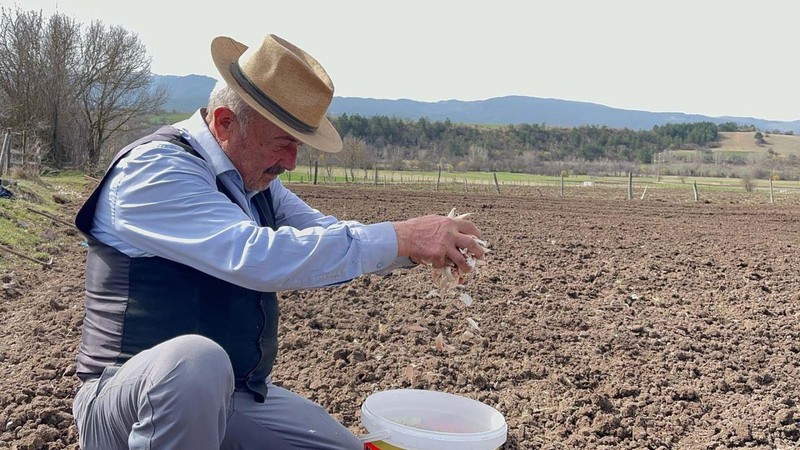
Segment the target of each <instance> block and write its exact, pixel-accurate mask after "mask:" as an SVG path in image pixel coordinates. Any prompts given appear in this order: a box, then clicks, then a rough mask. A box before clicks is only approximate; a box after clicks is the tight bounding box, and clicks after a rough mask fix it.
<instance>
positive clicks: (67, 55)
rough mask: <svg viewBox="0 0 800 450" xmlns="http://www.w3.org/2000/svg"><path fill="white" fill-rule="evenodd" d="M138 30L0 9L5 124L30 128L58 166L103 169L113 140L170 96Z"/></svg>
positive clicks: (44, 155)
mask: <svg viewBox="0 0 800 450" xmlns="http://www.w3.org/2000/svg"><path fill="white" fill-rule="evenodd" d="M168 94H169V93H168V91H167V90H166V88H164V87H153V86H151V73H150V58H149V56H148V55H147V51H146V49H145V46H144V45H143V44H142V42H141V41H140V40H139V38H138V36H137V35H136V34H135V33H132V32H130V31H128V30H125V29H124V28H122V27H118V26H106V25H104V24H103V23H102V22H100V21H93V22H91V23H90V24H88V25H85V24H81V23H79V22H77V21H76V20H75V19H72V18H70V17H67V16H65V15H63V14H58V13H57V14H54V15H52V16H50V17H45V16H44V15H43V14H42V12H40V11H39V12H37V11H23V10H20V9H18V8H17V9H8V8H0V126H2V128H3V129H6V128H11V129H14V130H25V131H26V132H27V135H28V136H29V138H28V139H29V142H28V145H30V146H33V147H37V148H38V149H39V150H40V154H39V157H40V158H41V159H42V160H43V161H44V162H45V163H47V164H49V165H53V166H55V167H70V166H72V167H83V168H95V167H97V166H98V164H99V162H100V160H101V157H102V156H103V155H102V152H103V150H104V149H105V147H106V144H107V143H108V142H109V140H110V139H111V138H112V137H113V136H115V135H117V134H119V133H122V132H125V131H127V130H130V129H131V128H132V127H134V126H138V125H139V124H140V121H141V120H142V117H143V116H144V115H146V114H149V113H151V112H153V111H155V110H157V109H158V108H159V107H160V106H161V105H162V104H163V103H164V101H165V100H166V99H167V96H168Z"/></svg>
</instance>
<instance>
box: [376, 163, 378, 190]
mask: <svg viewBox="0 0 800 450" xmlns="http://www.w3.org/2000/svg"><path fill="white" fill-rule="evenodd" d="M377 185H378V165H377V164H375V186H377Z"/></svg>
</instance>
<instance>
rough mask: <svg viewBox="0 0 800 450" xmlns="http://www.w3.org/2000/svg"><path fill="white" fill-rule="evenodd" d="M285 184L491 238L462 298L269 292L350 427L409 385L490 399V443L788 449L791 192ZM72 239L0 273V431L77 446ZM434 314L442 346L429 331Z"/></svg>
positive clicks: (793, 328)
mask: <svg viewBox="0 0 800 450" xmlns="http://www.w3.org/2000/svg"><path fill="white" fill-rule="evenodd" d="M296 191H297V192H298V193H299V194H300V195H301V196H302V197H304V198H305V199H306V200H307V201H309V203H311V204H312V205H313V206H315V207H317V208H319V209H321V210H323V211H325V212H327V213H331V214H333V215H336V216H337V217H339V218H341V219H355V220H362V221H375V220H395V219H402V218H405V217H410V216H413V215H416V214H427V213H440V214H444V213H446V212H447V211H449V210H450V208H451V207H454V206H455V207H457V208H458V210H459V212H473V213H475V216H474V220H475V222H476V223H477V224H478V225H479V226H480V227H481V228H482V229H483V230H484V231H485V233H486V234H485V238H486V239H487V240H488V241H489V243H490V244H491V246H492V248H493V249H494V253H493V254H492V257H491V258H490V264H489V265H488V266H487V267H486V268H485V269H484V270H483V273H482V276H481V277H480V278H479V279H478V280H475V281H474V282H473V283H472V284H471V285H469V286H468V292H469V293H470V294H471V295H472V297H473V298H474V299H475V303H474V304H473V305H472V306H471V307H469V308H465V307H464V305H463V304H459V303H458V302H457V301H453V300H450V299H447V300H442V299H439V298H435V297H433V298H432V297H429V296H428V295H427V294H428V292H429V291H430V289H431V288H432V286H431V284H430V277H429V274H428V273H427V271H425V270H424V269H422V268H417V269H414V270H411V271H406V272H402V273H400V272H398V273H396V274H394V275H392V276H389V277H383V278H381V277H376V276H364V277H360V278H358V279H356V280H354V281H353V282H352V283H350V284H348V285H346V286H343V287H338V288H330V289H324V290H317V291H295V292H285V293H283V295H282V298H283V302H282V318H281V330H280V331H281V341H280V354H279V357H278V361H277V363H276V371H275V377H276V381H277V382H278V383H281V384H283V385H284V386H285V387H287V388H290V389H292V390H295V391H296V392H298V393H300V394H302V395H305V396H307V397H309V398H311V399H313V400H315V401H317V402H319V403H320V404H322V405H323V406H324V407H325V408H327V409H328V410H329V411H330V412H331V413H332V414H334V415H335V416H336V417H337V418H338V419H339V420H341V421H342V422H343V423H344V424H345V425H346V426H348V427H350V428H351V429H352V430H353V431H354V432H356V433H363V432H364V430H363V428H361V426H360V423H359V419H360V413H359V408H360V406H361V403H362V402H363V401H364V399H365V398H366V397H367V396H368V395H369V394H371V393H373V392H376V391H378V390H383V389H392V388H400V387H415V388H424V389H436V390H442V391H447V392H451V393H456V394H461V395H465V396H468V397H471V398H475V399H478V400H480V401H483V402H486V403H487V404H490V405H491V406H494V407H496V408H497V409H499V410H500V411H501V412H502V413H503V414H504V415H505V417H506V420H507V421H508V424H509V435H508V442H507V444H506V445H505V446H504V447H503V448H504V449H523V448H524V449H529V448H544V449H560V448H604V447H605V448H629V449H634V448H653V449H657V448H664V449H670V448H687V449H688V448H708V449H724V448H736V447H747V448H763V449H767V448H769V449H772V448H797V442H798V440H800V410H799V408H800V406H799V404H800V381H799V380H800V355H799V353H800V277H798V273H800V257H798V254H800V221H798V220H797V218H798V215H799V214H800V206H798V203H800V201H794V202H793V203H794V204H793V205H792V204H789V202H786V201H784V202H783V203H782V204H778V205H765V204H761V205H758V204H751V203H752V197H742V195H743V194H718V193H714V194H709V195H707V196H704V199H705V201H707V202H708V203H697V204H695V203H693V202H690V201H688V200H687V199H686V198H688V197H689V196H688V195H687V196H686V197H684V196H683V194H681V196H680V198H678V197H674V196H672V194H670V193H668V192H660V191H658V190H651V191H650V192H648V197H647V200H645V201H634V202H625V201H623V200H620V199H621V198H622V196H623V195H624V194H622V195H619V196H618V197H617V196H616V193H614V194H609V195H605V194H603V193H600V194H597V192H599V191H593V192H594V194H591V195H590V194H585V193H581V195H577V194H575V195H571V196H568V198H565V199H559V198H557V197H556V196H555V195H552V193H551V192H549V191H544V192H543V194H540V193H538V192H537V191H535V190H532V191H529V192H528V193H527V194H526V195H525V196H523V195H521V194H520V193H519V192H517V193H514V192H511V193H504V196H502V197H499V196H496V195H492V194H490V193H484V192H481V193H471V194H456V193H438V194H437V193H430V192H421V191H400V190H386V189H351V188H332V187H314V188H312V187H308V186H299V187H297V188H296ZM539 192H542V191H541V190H540V191H539ZM570 194H571V193H570ZM612 197H616V198H612ZM618 198H619V199H618ZM795 200H797V199H795ZM782 201H783V200H782ZM79 244H80V238H79V237H78V236H74V239H73V241H72V242H71V243H69V244H65V246H64V248H63V250H62V251H61V252H60V253H59V254H58V255H56V262H55V267H54V268H53V269H50V270H43V269H41V268H34V267H27V266H25V267H22V266H21V267H20V269H19V270H15V271H14V272H13V273H3V274H0V282H1V283H0V373H2V379H0V386H1V389H0V392H1V394H0V448H7V447H12V446H16V448H19V449H42V448H44V449H61V448H76V446H75V437H76V436H75V430H74V427H72V425H71V416H70V415H69V411H70V403H71V395H72V392H73V389H74V387H75V385H76V382H75V379H74V373H73V372H74V370H73V368H72V364H73V357H74V351H75V348H76V344H77V339H78V333H79V327H80V320H81V319H80V318H81V314H82V313H81V303H82V292H81V290H82V284H83V258H84V251H85V250H84V249H83V248H82V247H80V246H79ZM467 317H471V318H473V319H474V320H476V321H477V322H478V324H479V326H480V328H481V331H480V332H479V333H478V332H474V330H472V331H471V332H470V333H465V332H466V331H469V330H470V327H469V325H468V323H467V322H466V318H467ZM411 324H419V325H422V326H424V327H425V328H426V329H427V331H422V332H411V331H409V330H408V328H407V326H408V325H411ZM439 333H442V334H443V336H445V338H446V340H447V341H448V343H450V344H452V345H453V346H455V348H456V350H455V351H454V352H452V353H448V352H442V351H439V350H436V349H435V347H434V344H433V340H434V338H435V337H436V335H438V334H439Z"/></svg>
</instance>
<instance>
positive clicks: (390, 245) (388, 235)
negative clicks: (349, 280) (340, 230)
mask: <svg viewBox="0 0 800 450" xmlns="http://www.w3.org/2000/svg"><path fill="white" fill-rule="evenodd" d="M352 232H353V235H354V237H355V238H356V239H358V241H359V247H360V249H361V270H362V272H363V273H372V272H379V271H382V270H385V269H387V268H389V267H392V266H394V264H395V260H396V259H397V233H396V232H395V231H394V225H392V224H391V222H381V223H375V224H370V225H362V226H360V227H356V228H353V229H352Z"/></svg>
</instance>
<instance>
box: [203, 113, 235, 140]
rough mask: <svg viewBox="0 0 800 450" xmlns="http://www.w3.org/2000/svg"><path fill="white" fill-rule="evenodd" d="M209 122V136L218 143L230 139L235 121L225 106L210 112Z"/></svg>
mask: <svg viewBox="0 0 800 450" xmlns="http://www.w3.org/2000/svg"><path fill="white" fill-rule="evenodd" d="M210 114H211V120H210V121H209V123H208V126H209V129H210V130H211V134H213V135H214V136H215V137H216V138H217V140H218V141H219V142H225V141H227V140H228V139H230V136H231V132H232V129H231V128H232V126H233V124H234V122H235V121H236V116H235V115H234V114H233V111H231V109H230V108H228V107H227V106H220V107H218V108H216V109H214V110H213V111H211V113H210Z"/></svg>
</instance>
